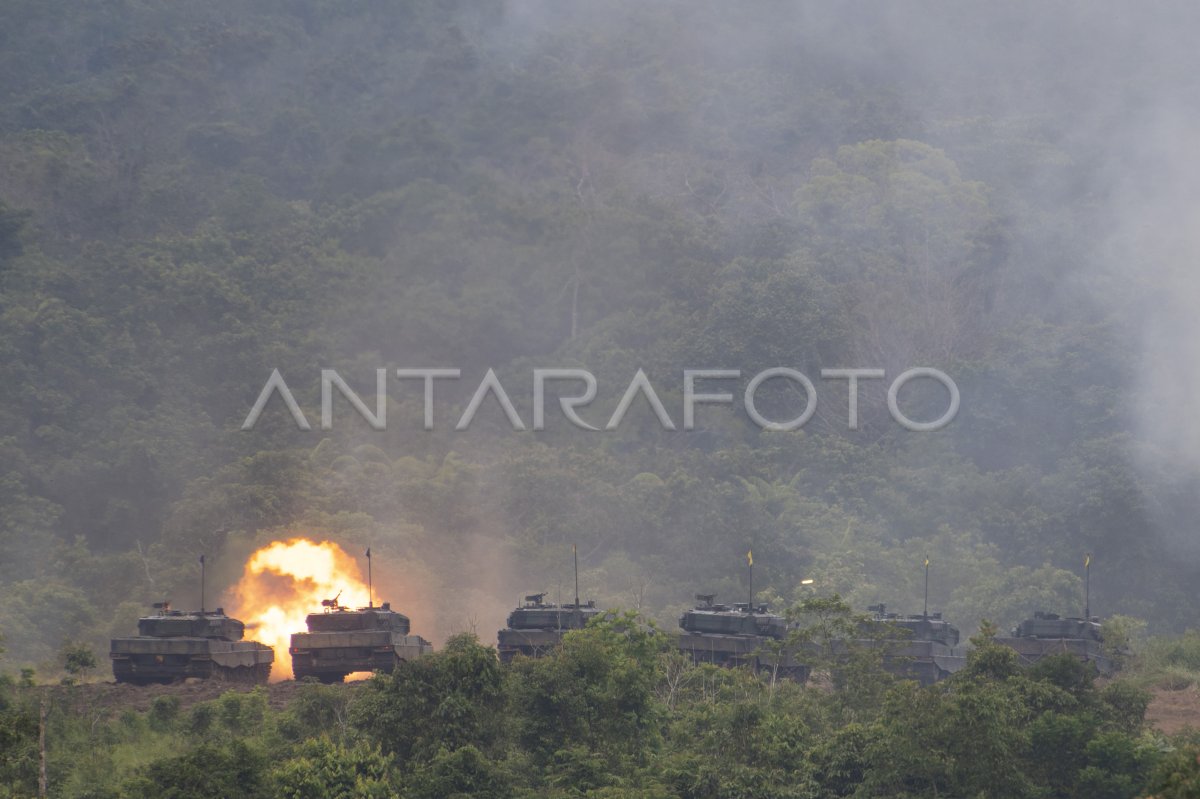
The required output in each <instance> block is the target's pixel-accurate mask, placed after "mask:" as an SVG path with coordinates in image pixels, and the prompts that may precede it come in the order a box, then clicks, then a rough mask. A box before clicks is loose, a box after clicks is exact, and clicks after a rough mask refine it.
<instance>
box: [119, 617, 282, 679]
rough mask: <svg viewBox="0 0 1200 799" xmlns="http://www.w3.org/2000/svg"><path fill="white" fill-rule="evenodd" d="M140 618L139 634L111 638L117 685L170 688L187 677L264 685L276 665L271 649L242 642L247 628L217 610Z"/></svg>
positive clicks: (252, 642) (258, 644) (250, 642)
mask: <svg viewBox="0 0 1200 799" xmlns="http://www.w3.org/2000/svg"><path fill="white" fill-rule="evenodd" d="M154 608H155V609H156V610H157V613H156V614H155V615H153V616H143V617H142V618H140V619H138V634H137V635H136V636H130V637H128V638H114V639H112V646H111V650H110V652H109V657H110V658H111V659H112V665H113V676H114V677H115V678H116V680H117V682H125V683H132V684H134V685H148V684H150V683H170V682H175V681H177V680H183V679H185V678H188V677H198V678H200V679H210V678H211V679H220V680H229V681H233V682H246V683H265V682H266V681H267V678H268V677H269V676H270V674H271V664H272V663H274V662H275V652H274V651H273V650H272V649H271V647H269V646H267V645H266V644H260V643H258V642H257V641H243V640H242V637H243V636H244V635H245V631H246V625H244V624H243V623H242V622H240V621H238V620H237V619H233V618H230V617H229V616H226V615H225V611H224V610H223V609H222V608H217V609H216V610H215V611H204V610H199V611H179V610H172V609H171V606H170V604H169V603H167V602H159V603H155V605H154Z"/></svg>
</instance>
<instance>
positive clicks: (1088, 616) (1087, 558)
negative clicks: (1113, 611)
mask: <svg viewBox="0 0 1200 799" xmlns="http://www.w3.org/2000/svg"><path fill="white" fill-rule="evenodd" d="M1083 620H1084V621H1091V620H1092V553H1091V552H1089V553H1087V554H1086V555H1084V556H1083Z"/></svg>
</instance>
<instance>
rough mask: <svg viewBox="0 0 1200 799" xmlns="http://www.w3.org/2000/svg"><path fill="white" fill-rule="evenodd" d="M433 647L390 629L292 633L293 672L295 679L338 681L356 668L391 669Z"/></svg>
mask: <svg viewBox="0 0 1200 799" xmlns="http://www.w3.org/2000/svg"><path fill="white" fill-rule="evenodd" d="M432 651H433V645H432V644H430V643H429V642H428V641H426V640H425V639H424V638H422V637H421V636H419V635H402V634H400V633H397V632H394V631H389V630H356V631H353V632H315V633H314V632H306V633H294V634H293V635H292V640H291V655H292V673H293V674H294V675H295V677H296V679H297V680H300V679H303V678H305V677H316V678H317V679H318V680H320V681H321V682H326V683H334V682H341V681H342V680H344V679H345V678H346V675H348V674H352V673H354V672H356V671H385V672H390V671H392V670H393V669H394V668H396V666H397V665H398V664H400V663H401V662H403V661H406V660H414V659H416V658H418V657H420V656H421V655H424V654H427V653H429V652H432Z"/></svg>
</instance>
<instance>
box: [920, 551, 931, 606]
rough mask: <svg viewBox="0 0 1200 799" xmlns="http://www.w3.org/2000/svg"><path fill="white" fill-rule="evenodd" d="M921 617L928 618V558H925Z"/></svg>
mask: <svg viewBox="0 0 1200 799" xmlns="http://www.w3.org/2000/svg"><path fill="white" fill-rule="evenodd" d="M921 617H922V618H925V619H928V618H929V556H928V555H926V556H925V610H924V611H923V612H922V613H921Z"/></svg>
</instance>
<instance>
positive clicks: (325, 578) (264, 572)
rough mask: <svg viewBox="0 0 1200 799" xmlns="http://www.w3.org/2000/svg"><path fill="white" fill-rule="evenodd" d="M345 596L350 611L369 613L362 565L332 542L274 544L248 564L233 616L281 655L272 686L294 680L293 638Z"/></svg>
mask: <svg viewBox="0 0 1200 799" xmlns="http://www.w3.org/2000/svg"><path fill="white" fill-rule="evenodd" d="M339 593H340V594H341V597H340V598H339V599H338V603H339V604H341V605H345V606H347V607H363V606H365V605H366V604H367V601H368V600H369V599H370V596H369V594H368V591H367V583H366V581H365V580H364V579H363V574H362V572H361V571H360V570H359V567H358V563H356V562H355V560H354V558H352V557H350V555H348V554H346V551H345V550H343V549H342V548H341V547H340V546H338V545H337V544H335V543H333V542H332V541H321V542H320V543H317V542H314V541H309V540H308V539H306V538H293V539H291V540H289V541H273V542H271V543H270V544H268V545H267V546H265V547H263V548H262V549H259V550H258V551H256V552H255V553H254V554H253V555H251V556H250V559H249V560H247V561H246V568H245V571H244V572H243V573H242V578H241V580H239V581H238V584H237V585H235V586H234V587H233V597H234V601H233V606H234V607H233V614H232V615H234V616H235V617H237V618H239V619H242V620H243V621H244V622H245V623H246V629H247V635H246V637H247V638H253V639H254V640H256V641H261V642H262V643H264V644H266V645H267V646H269V647H271V648H272V649H274V650H275V665H274V666H273V667H272V669H271V679H272V681H276V680H287V679H290V678H291V676H292V658H291V655H290V654H289V653H288V645H289V643H290V641H291V635H292V633H296V632H303V631H304V630H305V629H306V628H305V625H304V618H305V617H306V616H307V615H308V614H309V613H316V612H320V610H321V600H322V599H332V598H334V597H335V596H337V595H338V594H339Z"/></svg>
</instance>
